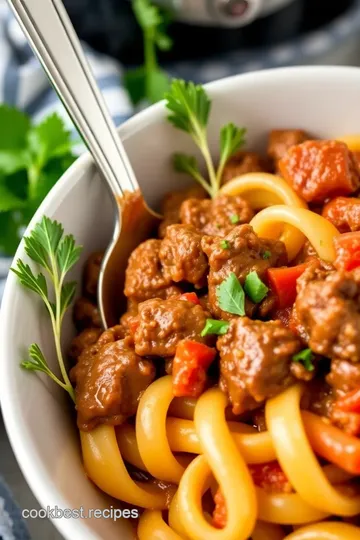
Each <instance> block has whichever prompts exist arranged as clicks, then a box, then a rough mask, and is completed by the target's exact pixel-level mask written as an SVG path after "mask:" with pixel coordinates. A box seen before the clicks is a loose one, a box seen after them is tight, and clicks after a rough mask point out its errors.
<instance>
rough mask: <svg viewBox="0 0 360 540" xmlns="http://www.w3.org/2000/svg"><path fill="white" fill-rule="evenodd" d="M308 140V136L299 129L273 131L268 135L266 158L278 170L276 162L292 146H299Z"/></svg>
mask: <svg viewBox="0 0 360 540" xmlns="http://www.w3.org/2000/svg"><path fill="white" fill-rule="evenodd" d="M308 139H309V136H308V134H307V133H306V132H305V131H303V130H301V129H273V130H272V131H270V134H269V142H268V148H267V154H268V156H269V157H270V158H271V159H272V160H273V161H274V164H275V168H276V169H278V162H279V161H280V159H282V158H283V157H284V156H285V154H286V152H287V151H288V150H289V148H291V147H292V146H295V145H296V144H301V143H303V142H305V141H307V140H308Z"/></svg>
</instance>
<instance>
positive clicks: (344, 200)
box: [322, 197, 360, 233]
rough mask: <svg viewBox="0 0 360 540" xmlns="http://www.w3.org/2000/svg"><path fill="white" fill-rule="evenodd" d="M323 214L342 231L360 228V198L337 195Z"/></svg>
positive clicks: (326, 206)
mask: <svg viewBox="0 0 360 540" xmlns="http://www.w3.org/2000/svg"><path fill="white" fill-rule="evenodd" d="M322 215H323V217H324V218H326V219H327V220H328V221H331V223H332V224H333V225H335V227H336V228H337V229H338V231H340V232H341V233H346V232H350V231H352V232H354V231H359V230H360V199H357V198H356V197H336V198H335V199H332V200H331V201H330V202H328V203H327V204H326V205H325V206H324V208H323V211H322Z"/></svg>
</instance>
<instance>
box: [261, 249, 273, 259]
mask: <svg viewBox="0 0 360 540" xmlns="http://www.w3.org/2000/svg"><path fill="white" fill-rule="evenodd" d="M270 257H271V251H264V253H263V256H262V258H263V259H264V260H267V259H270Z"/></svg>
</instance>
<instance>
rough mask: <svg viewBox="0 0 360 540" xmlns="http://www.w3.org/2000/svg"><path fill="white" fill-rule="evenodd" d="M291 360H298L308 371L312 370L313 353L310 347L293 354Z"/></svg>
mask: <svg viewBox="0 0 360 540" xmlns="http://www.w3.org/2000/svg"><path fill="white" fill-rule="evenodd" d="M292 359H293V362H300V363H301V364H303V366H304V368H305V369H307V370H308V371H314V369H315V366H314V364H313V360H314V354H313V352H312V350H311V349H303V350H302V351H300V352H299V353H297V354H295V355H294V356H293V358H292Z"/></svg>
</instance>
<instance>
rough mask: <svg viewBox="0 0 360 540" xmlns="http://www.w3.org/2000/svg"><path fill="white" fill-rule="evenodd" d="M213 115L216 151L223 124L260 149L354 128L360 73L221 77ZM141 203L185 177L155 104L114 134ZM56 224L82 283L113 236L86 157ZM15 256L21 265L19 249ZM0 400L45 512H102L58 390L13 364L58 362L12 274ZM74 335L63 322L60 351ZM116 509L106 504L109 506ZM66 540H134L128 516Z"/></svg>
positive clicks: (173, 136) (2, 328)
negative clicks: (76, 246) (281, 138)
mask: <svg viewBox="0 0 360 540" xmlns="http://www.w3.org/2000/svg"><path fill="white" fill-rule="evenodd" d="M209 92H210V94H211V96H212V99H213V111H212V115H211V123H210V126H209V137H210V141H211V147H212V151H213V152H214V154H215V155H216V154H217V146H218V134H219V129H220V127H221V126H222V125H223V124H225V123H227V122H230V121H232V122H235V123H237V124H239V125H241V126H245V127H247V129H248V146H249V147H251V148H257V149H260V150H261V149H264V147H265V144H266V135H267V132H268V131H269V130H270V129H273V128H293V127H295V128H303V129H306V130H308V131H309V132H310V133H312V134H313V135H314V136H317V137H329V138H331V137H336V136H338V135H344V134H346V133H358V132H360V107H359V106H358V103H359V95H360V70H357V69H352V68H291V69H281V70H276V71H269V72H266V71H265V72H260V73H255V74H248V75H245V76H240V77H234V78H231V79H225V80H223V81H219V82H217V83H214V84H212V85H210V86H209ZM120 133H121V136H122V138H123V139H124V142H125V146H126V149H127V151H128V153H129V156H130V159H131V162H132V164H133V166H134V169H135V172H136V175H137V177H138V179H139V182H140V184H141V187H142V189H143V191H144V194H145V197H146V199H147V201H148V202H149V204H150V205H153V206H154V207H156V206H157V205H158V203H159V201H160V199H161V197H162V195H163V194H164V193H165V192H167V191H169V190H171V189H172V188H174V187H176V186H179V185H182V184H183V183H184V182H185V179H184V178H183V177H182V176H179V175H177V174H175V173H174V172H173V171H172V168H171V159H170V158H171V154H172V153H173V152H174V151H183V152H191V153H194V149H193V145H192V143H191V141H189V140H188V139H189V138H188V136H187V135H185V134H182V133H179V132H176V131H175V130H174V129H173V128H172V127H171V126H170V125H169V124H168V123H167V121H166V120H165V114H164V107H163V105H162V104H160V105H157V106H155V107H152V108H150V109H148V110H146V111H144V112H143V113H141V114H139V115H137V116H136V117H134V118H133V119H132V120H130V121H129V122H128V123H127V124H125V125H124V126H122V127H121V128H120ZM43 214H46V215H48V216H49V217H51V218H56V219H57V220H59V221H61V222H62V223H63V224H64V226H65V230H66V232H71V233H73V234H74V235H75V237H76V240H77V242H78V243H80V244H82V245H83V246H84V253H83V255H82V260H81V262H80V263H79V264H78V265H77V267H76V268H75V269H74V271H73V276H72V278H74V279H76V280H78V281H80V278H81V271H82V265H83V262H84V261H85V259H86V257H87V255H88V254H89V253H90V252H91V251H93V250H96V249H100V248H104V247H105V246H106V244H107V242H108V240H109V238H110V235H111V231H112V222H113V218H112V206H111V200H110V197H109V195H108V192H107V189H106V188H105V187H104V186H103V184H102V182H101V181H100V179H99V177H98V175H97V174H96V172H95V169H94V167H93V165H92V162H91V160H90V158H89V157H88V156H84V157H82V158H80V160H78V161H77V162H76V163H75V164H74V165H73V167H72V168H71V169H70V170H69V171H68V172H67V173H66V174H65V175H64V177H63V178H62V179H61V180H60V181H59V183H58V184H57V185H56V186H55V188H54V189H53V190H52V191H51V193H50V194H49V195H48V197H47V198H46V200H45V201H44V203H43V204H42V206H41V208H40V209H39V211H38V213H37V215H36V216H35V218H34V220H33V223H35V222H36V221H38V220H39V219H40V217H41V215H43ZM17 257H21V258H22V259H24V260H25V259H26V256H25V254H24V250H23V245H21V246H20V248H19V250H18V253H17ZM0 332H1V335H0V352H1V357H0V396H1V401H2V407H3V413H4V417H5V423H6V427H7V430H8V433H9V436H10V440H11V443H12V446H13V449H14V451H15V454H16V456H17V459H18V461H19V463H20V466H21V468H22V470H23V472H24V474H25V477H26V479H27V481H28V482H29V484H30V487H31V489H32V490H33V491H34V493H35V495H36V496H37V498H38V499H39V502H40V504H41V505H42V506H43V507H45V508H46V507H47V506H50V507H53V508H54V507H55V506H58V507H59V508H80V507H83V508H84V509H85V511H86V508H103V507H106V506H108V505H109V500H108V499H107V498H106V497H105V496H104V495H103V494H101V493H100V492H99V491H98V490H97V489H96V488H95V487H94V486H93V485H92V484H91V483H90V482H89V481H88V479H87V478H86V475H85V473H84V470H83V468H82V464H81V456H80V452H79V440H78V434H77V431H76V428H75V424H74V415H73V414H72V412H71V408H70V405H69V404H68V402H67V400H66V398H65V396H64V395H63V393H62V391H61V390H59V389H58V388H57V387H55V385H54V384H53V383H52V382H51V381H50V380H48V379H46V378H42V377H38V376H36V375H33V374H30V373H27V372H24V371H22V370H21V369H20V368H19V362H20V360H21V359H22V358H24V355H25V354H26V349H27V347H28V346H29V344H31V343H33V342H36V343H38V344H39V345H40V346H41V348H42V349H43V351H44V353H45V354H46V356H47V358H48V359H49V363H50V365H52V366H53V367H54V365H55V356H54V349H53V343H52V334H51V332H50V327H49V322H48V320H47V316H46V315H45V314H44V310H43V307H42V306H41V305H40V303H39V302H37V301H36V298H35V297H34V295H33V294H31V293H30V294H29V293H27V292H26V291H24V290H23V289H22V288H21V287H20V286H19V285H18V284H17V282H16V279H15V277H14V276H13V275H11V276H10V278H9V280H8V283H7V286H6V291H5V296H4V300H3V304H2V310H1V322H0ZM72 335H73V328H72V324H71V320H70V317H68V319H67V320H66V321H65V328H64V348H65V349H66V347H67V346H68V344H69V340H70V338H71V336H72ZM110 504H113V501H110ZM55 525H56V526H57V527H58V528H59V530H60V531H61V533H62V534H63V536H64V537H65V538H67V539H69V540H83V538H87V539H88V540H95V539H96V540H100V539H105V538H106V540H115V539H116V540H117V539H118V538H122V539H124V540H125V539H130V538H133V537H134V533H133V531H132V527H131V525H130V524H129V523H127V522H126V520H122V521H118V522H116V523H114V522H113V521H111V520H110V519H101V520H97V519H88V520H81V519H61V520H59V519H58V520H55Z"/></svg>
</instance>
